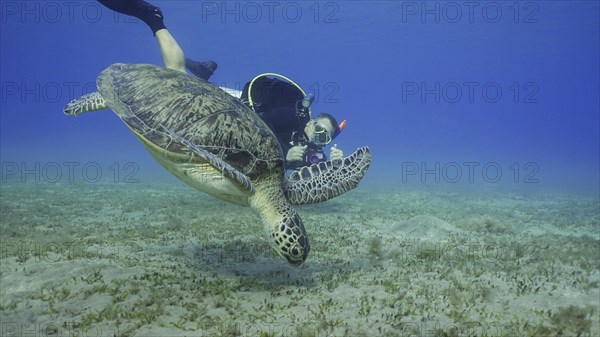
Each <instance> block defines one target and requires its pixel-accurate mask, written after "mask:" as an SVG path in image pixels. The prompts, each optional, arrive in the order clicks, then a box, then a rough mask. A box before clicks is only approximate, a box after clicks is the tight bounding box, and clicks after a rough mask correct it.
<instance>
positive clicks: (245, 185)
mask: <svg viewBox="0 0 600 337" xmlns="http://www.w3.org/2000/svg"><path fill="white" fill-rule="evenodd" d="M163 129H164V130H165V131H166V132H167V133H168V134H169V136H171V137H172V138H173V139H174V140H175V141H176V142H178V143H181V144H183V145H185V146H187V147H188V148H189V149H190V150H192V151H194V153H195V154H197V155H198V156H200V157H202V158H203V159H204V160H206V162H208V163H209V164H210V165H211V166H212V167H213V168H215V169H216V170H218V171H219V172H221V173H222V174H223V175H224V176H225V177H226V178H228V179H231V180H232V181H234V182H235V183H237V184H238V185H239V187H241V188H242V189H243V190H245V191H246V192H248V194H249V195H252V194H254V193H255V190H254V185H253V184H252V181H251V180H250V178H248V176H246V175H245V174H243V173H242V172H240V171H238V170H236V169H235V168H234V167H233V166H231V165H229V164H228V163H227V162H225V161H224V160H222V159H221V158H219V157H217V156H216V155H214V154H212V153H210V152H209V151H207V150H205V149H203V148H201V147H200V146H198V145H196V144H194V143H192V142H190V141H189V140H187V139H185V138H183V137H181V136H180V135H178V134H176V133H175V132H173V131H171V130H169V129H168V128H165V127H163Z"/></svg>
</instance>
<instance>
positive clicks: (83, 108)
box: [63, 91, 108, 116]
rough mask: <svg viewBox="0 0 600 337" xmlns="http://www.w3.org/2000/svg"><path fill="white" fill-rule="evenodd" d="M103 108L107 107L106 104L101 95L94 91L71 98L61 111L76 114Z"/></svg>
mask: <svg viewBox="0 0 600 337" xmlns="http://www.w3.org/2000/svg"><path fill="white" fill-rule="evenodd" d="M103 109H108V106H106V103H105V102H104V98H103V97H102V95H100V93H99V92H97V91H96V92H93V93H91V94H87V95H85V96H81V97H79V98H77V99H74V100H72V101H71V102H69V104H67V106H65V108H64V109H63V111H64V112H65V115H73V116H77V115H79V114H82V113H84V112H88V111H96V110H103Z"/></svg>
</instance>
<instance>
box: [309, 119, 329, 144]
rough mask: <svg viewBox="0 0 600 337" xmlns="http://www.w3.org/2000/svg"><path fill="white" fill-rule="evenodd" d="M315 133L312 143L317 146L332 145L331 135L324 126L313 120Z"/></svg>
mask: <svg viewBox="0 0 600 337" xmlns="http://www.w3.org/2000/svg"><path fill="white" fill-rule="evenodd" d="M312 122H313V126H314V131H313V135H312V142H313V143H315V144H317V145H327V144H329V143H331V134H330V133H329V131H328V130H327V128H326V127H324V126H323V124H321V123H319V122H317V121H315V120H313V121H312Z"/></svg>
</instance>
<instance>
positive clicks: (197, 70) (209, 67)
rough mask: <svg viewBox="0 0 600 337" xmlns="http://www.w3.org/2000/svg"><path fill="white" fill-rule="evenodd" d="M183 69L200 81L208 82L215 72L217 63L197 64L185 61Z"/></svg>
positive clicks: (192, 61) (188, 60)
mask: <svg viewBox="0 0 600 337" xmlns="http://www.w3.org/2000/svg"><path fill="white" fill-rule="evenodd" d="M185 67H186V68H187V70H189V71H190V72H191V73H192V74H194V75H196V76H198V77H200V78H201V79H203V80H205V81H208V79H209V78H210V77H211V76H212V74H213V73H214V72H215V70H217V63H216V62H215V61H206V62H198V61H194V60H190V59H188V58H186V59H185Z"/></svg>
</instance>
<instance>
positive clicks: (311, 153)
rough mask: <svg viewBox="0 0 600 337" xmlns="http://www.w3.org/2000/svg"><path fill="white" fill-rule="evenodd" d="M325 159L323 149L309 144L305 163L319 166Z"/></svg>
mask: <svg viewBox="0 0 600 337" xmlns="http://www.w3.org/2000/svg"><path fill="white" fill-rule="evenodd" d="M323 158H325V154H324V153H323V149H322V148H321V147H319V146H317V145H315V144H307V147H306V152H305V157H304V162H305V163H306V165H312V164H317V163H319V162H320V161H322V160H323Z"/></svg>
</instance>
